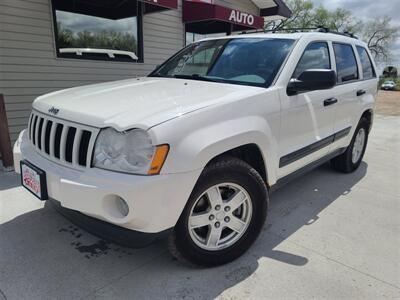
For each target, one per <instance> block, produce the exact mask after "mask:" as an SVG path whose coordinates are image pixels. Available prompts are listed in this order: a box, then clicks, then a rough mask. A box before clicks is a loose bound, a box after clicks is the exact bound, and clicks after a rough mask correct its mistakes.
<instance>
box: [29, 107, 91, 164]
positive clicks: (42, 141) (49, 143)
mask: <svg viewBox="0 0 400 300" xmlns="http://www.w3.org/2000/svg"><path fill="white" fill-rule="evenodd" d="M98 133H99V129H97V128H94V127H90V126H86V125H81V124H78V123H73V122H69V121H65V120H61V119H57V118H53V117H50V116H48V115H45V114H42V113H39V112H37V111H33V112H32V114H31V116H30V118H29V123H28V135H29V139H30V140H31V142H32V145H33V146H34V147H35V148H36V151H37V152H38V153H39V154H41V155H42V156H44V157H46V158H48V159H49V160H52V161H54V162H57V163H60V164H63V165H66V166H69V167H73V168H77V169H82V168H90V166H91V161H92V153H93V147H94V143H95V141H96V137H97V134H98Z"/></svg>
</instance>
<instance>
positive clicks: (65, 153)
mask: <svg viewBox="0 0 400 300" xmlns="http://www.w3.org/2000/svg"><path fill="white" fill-rule="evenodd" d="M377 81H378V80H377V78H376V73H375V65H374V62H373V61H372V59H371V55H370V53H369V51H368V50H367V48H366V45H365V43H363V42H361V41H359V40H357V39H355V38H351V37H347V36H344V35H340V34H333V33H320V32H309V33H290V34H264V33H263V34H249V35H238V36H228V37H223V38H216V39H206V40H202V41H199V42H196V43H194V44H191V45H189V46H187V47H186V48H184V49H183V50H181V51H180V52H179V53H177V54H176V55H174V56H173V57H172V58H170V59H169V60H167V61H166V62H165V63H164V64H163V65H161V66H160V67H158V68H157V69H156V70H155V71H154V72H153V73H151V74H150V75H149V76H148V77H145V78H135V79H129V80H123V81H117V82H110V83H103V84H95V85H90V86H85V87H77V88H71V89H67V90H63V91H58V92H54V93H51V94H48V95H44V96H41V97H39V98H38V99H36V101H35V102H34V103H33V111H32V115H31V118H30V121H29V128H28V129H27V130H24V131H23V132H22V133H21V134H20V136H19V139H18V141H17V142H16V145H15V147H14V156H15V164H16V166H17V167H16V169H19V171H20V172H21V176H22V182H23V185H24V186H25V187H26V188H27V189H28V190H29V191H31V192H32V193H34V194H35V195H36V196H37V197H39V198H40V199H42V200H47V199H51V200H52V202H53V203H58V205H57V207H58V208H60V209H61V211H63V212H67V213H69V216H72V217H73V218H74V219H75V221H77V222H78V223H79V224H81V225H82V226H86V227H87V228H89V230H91V231H92V232H95V233H96V234H97V235H100V236H102V237H107V238H111V239H113V240H117V241H118V242H121V243H125V244H127V241H129V244H130V245H132V243H131V241H132V239H133V240H134V241H133V245H134V246H143V245H146V244H148V243H150V242H151V241H153V240H155V239H156V238H159V237H160V236H165V235H168V236H169V238H170V245H171V248H172V250H173V251H172V252H173V254H175V255H176V254H180V255H181V256H183V257H184V258H186V259H188V260H190V261H192V262H195V263H198V264H203V265H218V264H223V263H226V262H229V261H232V260H233V259H235V258H237V257H238V256H240V255H241V254H242V253H244V252H245V251H246V250H247V249H248V248H249V247H250V245H251V244H252V243H253V242H254V240H255V239H256V238H257V236H258V234H259V233H260V230H261V228H262V226H263V224H264V221H265V218H266V215H267V209H268V194H269V192H270V191H271V190H272V189H274V188H276V187H277V186H279V185H281V184H282V183H283V182H285V181H287V180H288V178H291V177H293V176H294V175H297V174H299V173H301V172H303V171H304V170H308V169H310V168H313V167H315V166H317V165H319V164H321V163H323V162H325V161H327V160H331V162H332V166H333V167H334V168H335V169H336V170H339V171H342V172H352V171H354V170H355V169H357V167H358V166H359V165H360V163H361V160H362V158H363V154H364V151H365V148H366V145H367V139H368V133H369V132H370V129H371V125H372V119H373V106H374V102H375V96H376V93H377ZM67 213H66V214H67Z"/></svg>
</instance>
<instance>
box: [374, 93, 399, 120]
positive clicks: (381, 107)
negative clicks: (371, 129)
mask: <svg viewBox="0 0 400 300" xmlns="http://www.w3.org/2000/svg"><path fill="white" fill-rule="evenodd" d="M376 113H377V114H381V115H386V116H400V92H398V91H382V90H380V91H379V92H378V99H377V103H376Z"/></svg>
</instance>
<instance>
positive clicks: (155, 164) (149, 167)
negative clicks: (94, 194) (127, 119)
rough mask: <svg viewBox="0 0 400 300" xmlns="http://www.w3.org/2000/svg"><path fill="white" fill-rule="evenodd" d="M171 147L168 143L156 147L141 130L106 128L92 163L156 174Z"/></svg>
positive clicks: (120, 170) (97, 143)
mask: <svg viewBox="0 0 400 300" xmlns="http://www.w3.org/2000/svg"><path fill="white" fill-rule="evenodd" d="M168 150H169V147H168V145H161V146H157V147H156V146H154V145H153V144H152V141H151V138H150V136H149V134H148V133H147V132H146V131H144V130H142V129H133V130H130V131H127V132H118V131H116V130H115V129H112V128H107V129H103V130H101V131H100V133H99V136H98V137H97V140H96V145H95V150H94V159H93V164H94V166H95V167H98V168H102V169H108V170H112V171H117V172H126V173H133V174H143V175H144V174H150V175H154V174H158V173H159V172H160V170H161V167H162V164H163V163H164V161H165V159H166V157H167V153H168ZM160 158H161V159H160Z"/></svg>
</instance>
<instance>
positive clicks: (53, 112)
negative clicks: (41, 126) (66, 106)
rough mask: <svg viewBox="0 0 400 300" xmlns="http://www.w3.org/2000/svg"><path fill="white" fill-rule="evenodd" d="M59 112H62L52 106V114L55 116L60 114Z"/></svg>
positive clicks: (50, 111)
mask: <svg viewBox="0 0 400 300" xmlns="http://www.w3.org/2000/svg"><path fill="white" fill-rule="evenodd" d="M59 111H60V110H59V109H58V108H55V107H54V106H52V107H51V108H50V109H49V113H51V114H53V115H56V114H58V112H59Z"/></svg>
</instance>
